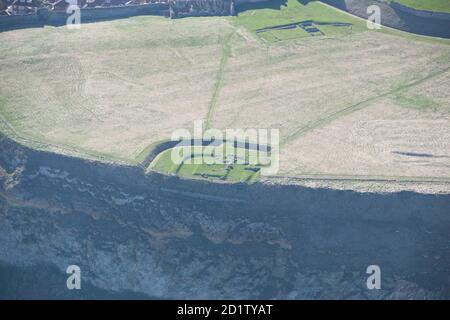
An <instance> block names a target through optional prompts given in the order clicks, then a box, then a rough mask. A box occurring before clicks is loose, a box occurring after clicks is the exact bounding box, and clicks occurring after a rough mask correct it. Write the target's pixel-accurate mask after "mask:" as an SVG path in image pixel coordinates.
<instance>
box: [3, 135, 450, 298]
mask: <svg viewBox="0 0 450 320" xmlns="http://www.w3.org/2000/svg"><path fill="white" fill-rule="evenodd" d="M449 212H450V196H449V195H424V194H416V193H410V192H402V193H389V194H373V193H356V192H350V191H336V190H328V189H310V188H304V187H299V186H289V185H265V184H261V183H257V184H254V185H243V184H232V185H231V184H218V183H214V184H212V183H207V182H203V181H188V180H181V179H179V178H177V177H169V176H163V175H160V174H157V173H150V174H148V175H145V174H144V171H143V169H142V168H138V167H127V166H115V165H110V164H104V163H99V162H94V161H87V160H82V159H77V158H70V157H65V156H62V155H58V154H53V153H47V152H40V151H35V150H30V149H28V148H25V147H23V146H20V145H18V144H16V143H15V142H13V141H11V140H9V139H7V138H5V137H2V138H1V139H0V252H1V253H2V254H1V256H0V262H1V263H2V264H7V265H8V268H16V270H15V271H14V272H16V273H18V274H20V273H21V272H25V271H24V270H33V268H38V269H36V270H42V268H41V267H39V266H42V265H45V266H49V267H47V268H45V270H46V271H45V272H43V273H41V278H40V282H43V283H47V282H45V281H44V280H45V279H46V277H49V281H48V283H49V286H51V288H45V290H44V289H43V291H42V292H39V290H38V289H36V286H32V287H33V288H34V291H33V292H31V293H30V292H26V290H25V289H26V288H27V286H29V284H27V283H26V282H27V281H28V280H24V282H23V283H17V288H15V287H14V284H11V283H9V284H8V286H9V287H14V288H15V289H14V290H15V291H14V290H12V291H11V290H9V291H2V290H0V298H8V297H10V296H11V292H13V293H14V292H16V293H17V292H22V291H24V290H25V292H26V296H27V297H30V295H31V296H33V294H34V293H35V294H36V295H38V296H39V297H42V296H43V295H45V294H46V293H45V292H59V291H58V290H65V289H64V286H65V282H63V281H60V282H61V283H60V285H61V287H59V288H58V283H59V280H55V279H60V278H61V277H59V276H58V277H56V276H55V277H51V276H50V275H49V271H48V270H59V271H60V272H62V273H63V272H64V271H65V269H66V267H67V266H68V265H70V264H77V265H79V266H80V267H81V270H82V281H84V282H83V283H85V287H84V288H85V289H83V290H90V289H89V288H91V290H93V291H92V292H87V291H86V292H87V293H86V296H87V297H93V296H94V297H95V296H97V292H100V293H98V297H102V294H103V295H104V294H106V293H105V292H107V293H108V294H110V293H111V292H117V293H118V294H120V293H122V292H128V293H132V294H131V295H128V297H133V294H135V295H138V296H139V297H141V296H144V297H156V298H234V299H246V298H281V299H286V298H290V299H297V298H302V299H305V298H306V299H308V298H311V299H312V298H319V299H320V298H342V299H352V298H362V299H389V298H420V299H422V298H450V234H449V232H448V230H449V227H450V216H449ZM372 264H377V265H380V267H381V270H382V290H378V291H369V290H367V289H366V279H367V275H366V274H365V271H366V268H367V266H368V265H372ZM4 270H5V268H0V273H1V272H5V271H4ZM7 270H10V271H8V272H13V271H11V269H7ZM14 272H13V273H14ZM17 278H21V277H20V276H17ZM0 279H2V275H1V274H0ZM12 279H14V277H12ZM22 279H28V278H27V277H22ZM43 279H44V280H43ZM11 281H12V280H11ZM11 281H10V282H11ZM24 288H25V289H24ZM92 288H94V289H92ZM50 289H51V290H50ZM99 290H100V291H99ZM2 292H3V293H2ZM48 296H49V297H54V295H51V294H48ZM121 297H123V296H121ZM75 298H76V297H75Z"/></svg>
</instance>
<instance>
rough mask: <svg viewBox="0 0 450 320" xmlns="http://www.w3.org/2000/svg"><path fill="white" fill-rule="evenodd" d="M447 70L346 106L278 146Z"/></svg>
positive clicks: (294, 134) (448, 68)
mask: <svg viewBox="0 0 450 320" xmlns="http://www.w3.org/2000/svg"><path fill="white" fill-rule="evenodd" d="M448 70H450V67H447V68H445V69H442V70H439V71H435V72H432V73H431V74H429V75H427V76H426V77H424V78H421V79H419V80H416V81H413V82H411V83H409V84H405V85H401V86H399V87H397V88H395V89H393V90H390V91H388V92H385V93H382V94H380V95H377V96H374V97H371V98H368V99H366V100H363V101H360V102H358V103H356V104H353V105H351V106H348V107H346V108H344V109H341V110H338V111H336V112H334V113H332V114H330V115H328V116H326V117H324V118H322V119H319V120H317V121H315V122H314V123H312V124H309V125H306V126H303V127H301V128H299V129H298V130H296V131H295V132H294V133H292V134H291V135H288V136H287V137H286V139H284V140H283V141H282V142H281V143H280V145H282V146H283V145H286V144H289V143H290V142H292V141H294V140H296V139H297V138H299V137H301V136H303V135H304V134H306V133H308V132H310V131H312V130H314V129H317V128H319V127H322V126H324V125H328V124H330V123H331V122H333V121H334V120H336V119H338V118H340V117H342V116H346V115H349V114H351V113H353V112H355V111H359V110H361V109H363V108H365V107H367V105H369V104H371V103H372V102H375V101H377V100H379V99H381V98H386V97H388V96H390V95H392V94H395V93H398V92H401V91H403V90H406V89H409V88H412V87H415V86H417V85H419V84H422V83H423V82H425V81H427V80H430V79H432V78H434V77H437V76H439V75H441V74H444V73H446V72H447V71H448Z"/></svg>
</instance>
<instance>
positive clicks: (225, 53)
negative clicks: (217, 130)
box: [205, 31, 235, 129]
mask: <svg viewBox="0 0 450 320" xmlns="http://www.w3.org/2000/svg"><path fill="white" fill-rule="evenodd" d="M234 32H235V31H232V32H230V33H229V34H228V35H226V36H225V38H224V40H223V44H222V55H221V57H220V63H219V70H217V75H216V82H215V83H214V87H213V92H212V96H211V99H210V100H209V103H208V113H207V115H206V123H205V129H208V128H209V126H210V125H211V121H212V118H213V116H214V111H215V107H216V105H217V99H218V98H219V93H220V89H221V87H222V83H223V78H224V73H225V65H226V64H227V61H228V58H229V56H230V53H231V48H230V41H231V38H232V36H233V35H234Z"/></svg>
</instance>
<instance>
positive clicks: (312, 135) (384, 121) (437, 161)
mask: <svg viewBox="0 0 450 320" xmlns="http://www.w3.org/2000/svg"><path fill="white" fill-rule="evenodd" d="M285 24H292V25H291V26H290V27H289V28H280V27H279V26H280V25H285ZM0 41H1V42H2V46H1V47H0V75H1V78H2V80H3V83H4V85H2V86H1V87H0V115H1V128H2V131H3V132H5V133H6V134H8V135H10V136H12V137H13V138H15V139H17V140H19V141H21V142H23V143H25V144H27V145H30V146H33V147H39V148H44V149H50V150H56V151H58V152H62V153H69V154H77V155H79V156H85V157H94V158H99V157H100V158H102V159H104V160H110V161H122V162H127V163H137V162H138V161H140V160H141V159H142V158H143V155H145V152H147V151H148V146H149V145H152V144H154V143H156V142H158V141H161V140H164V139H169V138H170V136H171V134H172V132H173V131H174V130H177V129H180V128H186V129H189V130H192V127H193V122H194V121H195V120H203V121H204V123H205V124H206V125H207V126H208V127H210V128H217V129H226V128H243V129H245V128H276V129H280V135H281V137H280V138H281V158H280V166H281V167H280V171H279V175H280V176H283V177H301V176H314V177H315V176H327V177H348V176H351V177H360V178H361V179H371V178H374V179H375V178H377V179H378V178H382V179H384V178H390V177H393V178H395V179H397V178H398V179H405V180H408V181H409V180H413V181H415V180H420V179H424V180H430V179H431V180H433V179H436V180H445V181H447V180H450V174H449V172H448V167H449V166H450V128H449V126H448V123H449V121H450V109H449V105H450V94H449V90H448V88H449V86H450V71H449V68H450V46H449V43H448V41H437V40H430V39H425V38H420V37H416V36H409V35H406V34H404V33H397V32H395V31H392V30H389V31H385V30H382V31H371V30H368V29H367V28H366V26H365V23H364V22H363V21H361V20H359V19H354V18H352V17H351V16H349V15H346V14H344V13H342V12H340V11H337V10H334V9H332V8H330V7H326V6H324V5H322V4H321V3H319V2H308V3H307V4H302V3H299V2H297V1H295V0H289V1H288V2H287V4H286V5H281V6H279V7H276V8H268V9H258V8H256V9H250V8H249V9H248V10H246V11H243V12H240V13H239V15H238V16H237V17H209V18H186V19H180V20H169V19H166V18H163V17H150V16H145V17H134V18H130V19H123V20H116V21H110V22H101V23H91V24H83V25H82V28H81V29H80V30H68V29H67V28H65V27H45V28H36V29H22V30H15V31H8V32H2V33H0ZM244 172H245V173H246V174H247V173H248V172H246V171H244ZM237 180H239V179H237Z"/></svg>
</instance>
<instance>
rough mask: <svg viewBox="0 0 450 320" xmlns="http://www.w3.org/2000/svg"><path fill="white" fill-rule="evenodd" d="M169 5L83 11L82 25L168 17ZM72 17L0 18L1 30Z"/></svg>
mask: <svg viewBox="0 0 450 320" xmlns="http://www.w3.org/2000/svg"><path fill="white" fill-rule="evenodd" d="M168 9H169V6H168V4H167V3H148V4H143V5H130V6H120V7H110V8H85V9H81V12H80V18H81V23H85V22H95V21H106V20H114V19H121V18H128V17H132V16H139V15H167V14H168ZM69 16H70V15H69V14H67V13H65V12H48V11H45V10H42V11H40V12H38V13H37V14H29V15H16V16H0V30H5V29H16V28H26V27H41V26H44V25H64V24H66V21H67V18H68V17H69Z"/></svg>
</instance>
